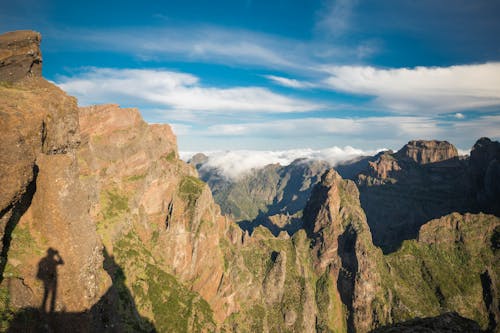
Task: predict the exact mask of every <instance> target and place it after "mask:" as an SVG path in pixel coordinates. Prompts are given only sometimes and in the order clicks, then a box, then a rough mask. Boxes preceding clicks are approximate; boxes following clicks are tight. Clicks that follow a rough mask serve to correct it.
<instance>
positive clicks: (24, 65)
mask: <svg viewBox="0 0 500 333" xmlns="http://www.w3.org/2000/svg"><path fill="white" fill-rule="evenodd" d="M41 39H42V38H41V36H40V34H39V33H38V32H34V31H30V30H25V31H14V32H8V33H6V34H3V35H1V36H0V82H9V83H12V82H16V81H19V80H22V79H24V78H25V77H28V76H36V77H39V76H41V75H42V55H41V53H40V41H41Z"/></svg>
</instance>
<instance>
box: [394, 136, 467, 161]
mask: <svg viewBox="0 0 500 333" xmlns="http://www.w3.org/2000/svg"><path fill="white" fill-rule="evenodd" d="M397 155H398V157H399V158H403V157H406V158H410V159H412V160H414V161H415V162H417V163H419V164H428V163H436V162H441V161H446V160H449V159H453V158H456V157H458V151H457V149H456V148H455V147H454V146H453V145H452V144H450V143H449V142H448V141H437V140H431V141H425V140H414V141H410V142H408V144H406V145H405V146H404V147H403V148H401V149H400V150H399V151H398V152H397Z"/></svg>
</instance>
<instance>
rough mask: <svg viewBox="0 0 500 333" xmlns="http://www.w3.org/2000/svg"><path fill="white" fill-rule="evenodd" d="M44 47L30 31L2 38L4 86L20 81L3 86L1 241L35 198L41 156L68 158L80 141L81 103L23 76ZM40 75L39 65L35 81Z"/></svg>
mask: <svg viewBox="0 0 500 333" xmlns="http://www.w3.org/2000/svg"><path fill="white" fill-rule="evenodd" d="M39 42H40V35H39V34H38V33H35V32H30V31H22V32H14V33H7V34H5V35H2V36H0V81H8V82H13V81H20V82H17V83H16V84H14V85H0V104H1V105H2V106H1V109H0V127H1V128H2V140H1V142H0V182H1V184H2V191H1V192H0V236H1V237H3V234H4V230H5V228H6V225H7V224H8V222H9V221H11V220H13V219H16V217H15V215H16V214H19V213H16V212H18V211H20V210H22V209H23V208H22V207H21V201H22V198H23V195H24V196H25V197H29V196H31V194H30V193H27V192H28V187H29V185H30V184H31V183H33V182H34V179H35V177H36V173H37V170H38V167H37V166H36V158H37V155H38V154H40V153H43V154H58V153H65V152H67V151H68V150H71V149H73V148H75V147H76V146H77V145H78V141H79V139H78V134H77V132H78V113H77V112H78V111H77V106H76V100H75V99H74V98H73V97H69V96H67V95H66V94H65V93H63V92H62V91H61V90H60V89H58V88H57V87H55V86H54V85H52V84H50V83H48V82H47V81H45V80H44V79H42V78H38V77H31V78H30V75H29V73H28V72H27V71H25V70H24V71H22V70H20V69H22V68H24V67H29V66H28V63H29V61H35V60H36V59H38V58H39V56H40V50H39ZM27 59H28V60H27ZM40 71H41V65H40V64H38V65H37V66H36V67H35V68H32V74H33V75H31V76H37V75H39V74H40ZM8 73H12V76H9V75H10V74H8ZM35 74H36V75H35ZM11 79H12V80H11ZM25 199H26V198H25ZM11 223H14V222H11Z"/></svg>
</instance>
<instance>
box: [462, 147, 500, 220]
mask: <svg viewBox="0 0 500 333" xmlns="http://www.w3.org/2000/svg"><path fill="white" fill-rule="evenodd" d="M469 173H470V177H471V179H472V186H473V193H474V194H475V199H476V200H477V203H478V207H479V209H480V210H482V211H486V212H491V213H493V214H495V215H497V216H499V215H500V182H499V181H498V179H499V177H500V143H499V142H498V141H491V140H490V139H488V138H481V139H479V140H478V141H477V142H476V144H475V145H474V147H473V148H472V151H471V153H470V159H469Z"/></svg>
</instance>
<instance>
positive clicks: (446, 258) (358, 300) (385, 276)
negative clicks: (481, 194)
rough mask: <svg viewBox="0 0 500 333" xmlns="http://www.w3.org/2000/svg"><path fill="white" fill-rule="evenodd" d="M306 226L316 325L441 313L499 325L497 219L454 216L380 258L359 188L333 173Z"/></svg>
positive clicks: (364, 324) (359, 327)
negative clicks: (314, 274)
mask: <svg viewBox="0 0 500 333" xmlns="http://www.w3.org/2000/svg"><path fill="white" fill-rule="evenodd" d="M304 227H305V228H306V231H307V233H308V235H309V237H310V238H311V239H312V254H313V258H314V262H315V269H316V272H317V274H318V275H319V276H320V278H319V279H318V282H317V286H316V288H317V289H316V292H318V291H321V294H320V295H319V296H318V294H317V299H319V301H318V320H317V323H318V324H317V325H318V326H317V329H320V328H321V330H327V329H330V330H335V329H336V330H339V331H343V330H347V331H348V332H367V331H370V330H371V329H374V328H376V327H378V326H384V325H387V324H389V323H393V322H403V321H406V320H408V319H411V318H414V317H427V316H437V315H438V314H440V313H442V312H444V311H456V312H458V313H459V314H460V315H461V316H464V317H466V318H471V319H474V320H475V321H476V322H478V323H479V324H480V325H481V327H482V328H483V329H486V328H487V329H489V330H491V331H495V329H497V328H498V318H499V313H498V302H497V300H498V299H499V294H498V276H499V274H500V270H499V268H498V265H497V264H496V263H497V262H498V260H499V259H500V257H499V255H500V252H498V240H497V239H498V238H499V232H500V218H498V217H495V216H492V215H484V214H476V215H474V214H465V215H461V214H458V213H454V214H450V215H447V216H444V217H442V218H440V219H437V220H432V221H430V222H428V223H426V224H424V225H423V226H422V227H421V229H420V232H419V234H418V240H411V241H405V242H403V244H402V246H401V248H400V249H399V250H398V251H396V252H394V253H391V254H390V255H386V256H383V255H382V253H381V251H380V249H378V248H376V247H375V246H374V245H373V243H372V242H371V235H370V231H369V230H370V229H369V227H368V225H367V222H366V218H365V216H364V214H363V211H362V210H361V207H360V203H359V199H358V192H357V189H356V186H355V185H354V183H352V182H350V181H346V180H343V179H342V178H341V177H340V176H339V175H338V174H337V173H336V172H335V171H333V170H332V171H329V172H327V173H326V174H325V175H324V176H323V178H322V181H321V182H320V183H319V184H318V185H317V186H316V187H315V189H314V191H313V194H312V195H311V199H310V200H309V203H308V205H307V207H306V209H305V210H304ZM335 286H336V288H335ZM326 290H330V292H325V291H326ZM318 297H319V298H318ZM342 307H345V308H346V309H347V321H346V322H345V324H339V323H342V314H343V313H342V312H341V311H340V313H339V314H338V315H337V316H335V310H334V309H339V308H342ZM337 311H338V310H337ZM342 325H344V326H342ZM457 325H461V324H457ZM467 327H469V326H463V329H466V328H467Z"/></svg>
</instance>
